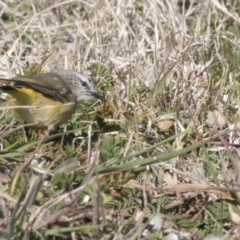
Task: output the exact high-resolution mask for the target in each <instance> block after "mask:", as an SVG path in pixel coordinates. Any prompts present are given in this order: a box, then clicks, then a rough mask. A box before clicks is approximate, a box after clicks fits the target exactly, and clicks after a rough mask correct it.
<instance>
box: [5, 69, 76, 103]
mask: <svg viewBox="0 0 240 240" xmlns="http://www.w3.org/2000/svg"><path fill="white" fill-rule="evenodd" d="M1 80H8V81H12V82H14V86H15V87H28V88H31V89H33V90H35V91H37V92H40V93H42V94H43V95H45V96H47V97H49V98H52V99H55V100H57V101H61V102H67V101H72V100H73V99H72V94H71V90H70V87H69V86H68V84H67V83H66V81H65V80H64V79H63V78H62V77H61V76H60V75H58V74H57V73H53V72H50V73H42V74H38V75H33V76H31V77H26V76H20V77H15V78H12V79H1Z"/></svg>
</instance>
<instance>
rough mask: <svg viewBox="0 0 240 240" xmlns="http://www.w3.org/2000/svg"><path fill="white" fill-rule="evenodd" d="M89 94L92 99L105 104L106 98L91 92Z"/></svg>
mask: <svg viewBox="0 0 240 240" xmlns="http://www.w3.org/2000/svg"><path fill="white" fill-rule="evenodd" d="M91 94H92V96H93V97H95V98H97V99H100V100H101V101H102V102H106V98H105V97H104V96H101V95H99V94H98V93H96V92H91Z"/></svg>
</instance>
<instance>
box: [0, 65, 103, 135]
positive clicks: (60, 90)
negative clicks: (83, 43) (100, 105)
mask: <svg viewBox="0 0 240 240" xmlns="http://www.w3.org/2000/svg"><path fill="white" fill-rule="evenodd" d="M0 80H2V81H3V80H4V81H11V82H13V85H4V86H0V90H2V91H3V92H5V93H8V94H9V95H11V97H12V99H13V105H14V107H12V112H13V116H14V118H15V119H16V120H17V121H19V122H21V123H26V124H31V125H32V126H31V128H33V129H48V130H49V131H52V130H54V129H55V128H56V127H57V126H59V125H61V124H62V123H65V122H67V121H68V120H69V119H70V118H71V116H72V114H73V113H75V111H76V108H77V106H78V104H79V103H80V102H82V101H87V100H89V99H91V98H93V97H95V98H97V99H100V100H102V101H104V100H105V99H104V97H103V96H101V95H99V94H98V93H97V92H96V91H95V89H94V86H93V84H92V83H91V81H90V80H89V79H88V78H86V77H85V76H84V75H82V74H81V73H79V72H76V71H72V70H63V69H53V70H52V71H51V72H48V73H42V74H38V75H34V76H31V77H25V76H21V77H15V78H12V79H3V78H0Z"/></svg>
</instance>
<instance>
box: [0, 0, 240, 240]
mask: <svg viewBox="0 0 240 240" xmlns="http://www.w3.org/2000/svg"><path fill="white" fill-rule="evenodd" d="M0 6H1V7H0V9H1V11H0V16H1V19H0V36H1V37H0V49H1V52H0V77H5V78H6V77H12V76H14V75H16V74H24V73H25V74H26V72H28V73H29V72H31V70H32V69H34V66H35V67H36V64H41V63H42V62H43V61H44V60H46V61H45V62H44V64H43V71H49V70H50V69H51V68H55V67H58V68H66V69H73V70H77V71H79V72H81V73H83V74H85V75H86V76H89V77H90V78H92V79H93V81H94V82H95V85H96V86H97V87H96V88H97V89H98V90H99V92H101V91H102V92H104V93H105V95H106V98H107V103H105V104H104V105H103V104H95V103H93V102H90V103H87V104H84V105H81V106H80V107H79V110H78V112H77V113H76V115H75V116H73V118H72V120H71V122H69V123H68V124H65V125H64V126H62V127H61V128H60V129H59V130H58V132H57V133H55V134H53V135H51V136H49V137H46V138H44V139H43V140H42V141H40V140H38V139H39V138H38V137H39V136H38V135H37V133H35V132H33V133H31V135H30V136H28V138H27V140H26V137H24V135H23V131H22V130H21V126H19V127H18V129H16V128H15V127H14V125H13V121H12V118H11V115H10V113H9V111H8V108H7V107H6V106H5V105H6V104H5V100H2V104H3V105H4V107H2V108H1V111H2V114H1V119H0V121H1V130H2V131H1V133H0V134H1V135H0V136H1V138H2V145H1V147H2V152H1V153H0V169H1V175H0V180H1V185H0V188H1V192H0V206H1V208H0V209H1V211H0V235H2V236H3V237H4V239H5V238H6V239H53V238H54V237H53V236H55V237H56V238H55V239H63V238H65V239H163V238H164V237H167V236H168V237H169V235H168V234H169V233H174V234H176V235H177V237H178V239H203V238H204V237H205V236H207V235H208V234H214V235H218V236H221V237H222V239H239V237H240V232H239V228H238V224H239V222H240V215H239V213H238V211H237V210H238V208H239V197H238V193H239V192H238V191H240V188H239V187H240V186H239V184H240V183H239V171H238V169H239V158H240V154H239V150H238V148H239V131H238V128H239V127H238V126H239V114H240V110H239V97H238V95H239V89H240V88H239V85H240V84H239V82H240V77H239V62H240V61H239V60H240V58H239V56H240V54H239V52H240V51H239V39H240V38H239V36H240V31H239V30H240V29H239V23H240V4H239V3H238V1H231V0H228V1H224V3H223V1H220V0H214V1H192V0H186V1H185V0H183V1H181V0H178V1H177V0H175V1H174V0H166V1H161V0H148V1H141V0H136V1H122V0H92V1H91V0H90V1H81V0H79V1H77V0H69V1H59V0H54V1H46V0H40V1H34V0H32V1H24V2H23V1H10V0H5V1H0ZM47 56H49V57H48V58H47V59H46V57H47ZM64 129H65V130H64ZM66 129H67V130H66ZM64 131H65V133H64ZM63 133H64V134H63ZM79 163H80V166H79ZM7 169H8V170H9V171H10V173H9V174H6V170H7ZM236 209H237V210H236ZM153 219H154V220H153ZM156 222H162V225H161V224H159V223H156ZM219 239H220V238H219Z"/></svg>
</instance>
